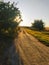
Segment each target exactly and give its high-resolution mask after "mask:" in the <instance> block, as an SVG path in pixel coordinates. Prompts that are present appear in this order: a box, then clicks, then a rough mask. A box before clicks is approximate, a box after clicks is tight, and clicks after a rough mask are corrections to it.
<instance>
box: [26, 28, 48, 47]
mask: <svg viewBox="0 0 49 65" xmlns="http://www.w3.org/2000/svg"><path fill="white" fill-rule="evenodd" d="M26 31H27V32H28V33H29V34H31V35H32V36H34V37H36V38H37V39H38V40H39V41H40V42H42V43H43V44H45V45H46V46H49V32H46V31H41V32H40V31H35V30H30V29H28V28H26Z"/></svg>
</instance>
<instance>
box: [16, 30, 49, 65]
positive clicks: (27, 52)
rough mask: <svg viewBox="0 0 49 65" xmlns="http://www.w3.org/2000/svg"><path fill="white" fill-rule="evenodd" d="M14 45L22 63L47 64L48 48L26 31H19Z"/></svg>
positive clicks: (48, 64) (31, 64) (24, 64)
mask: <svg viewBox="0 0 49 65" xmlns="http://www.w3.org/2000/svg"><path fill="white" fill-rule="evenodd" d="M16 42H17V44H16ZM15 46H16V49H17V52H18V53H19V56H20V58H21V59H22V60H21V63H22V65H49V48H48V47H46V46H45V45H43V44H42V43H41V42H39V41H38V40H37V39H36V38H34V37H33V36H31V35H30V34H28V33H27V32H25V31H23V30H22V31H21V32H20V33H19V36H18V39H17V40H16V39H15Z"/></svg>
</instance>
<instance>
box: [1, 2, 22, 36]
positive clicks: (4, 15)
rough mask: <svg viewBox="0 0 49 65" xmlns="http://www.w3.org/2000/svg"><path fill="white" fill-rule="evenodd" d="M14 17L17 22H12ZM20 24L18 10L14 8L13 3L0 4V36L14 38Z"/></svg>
mask: <svg viewBox="0 0 49 65" xmlns="http://www.w3.org/2000/svg"><path fill="white" fill-rule="evenodd" d="M16 17H19V19H20V20H19V22H18V21H17V20H16V21H15V20H14V19H15V18H16ZM20 22H21V15H20V10H19V9H18V8H17V7H15V6H14V3H12V4H11V3H10V2H7V3H5V2H0V35H4V36H14V34H16V33H17V30H16V29H17V26H18V24H19V23H20Z"/></svg>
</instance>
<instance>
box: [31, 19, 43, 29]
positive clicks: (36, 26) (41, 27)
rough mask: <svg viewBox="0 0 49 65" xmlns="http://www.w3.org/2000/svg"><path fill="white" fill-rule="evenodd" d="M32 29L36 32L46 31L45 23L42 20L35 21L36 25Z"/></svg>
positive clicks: (33, 24)
mask: <svg viewBox="0 0 49 65" xmlns="http://www.w3.org/2000/svg"><path fill="white" fill-rule="evenodd" d="M32 27H33V28H35V29H36V30H43V29H44V23H43V21H42V20H34V23H32Z"/></svg>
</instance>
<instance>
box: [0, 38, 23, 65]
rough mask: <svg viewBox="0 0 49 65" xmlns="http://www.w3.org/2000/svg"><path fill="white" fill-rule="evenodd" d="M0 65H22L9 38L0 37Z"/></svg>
mask: <svg viewBox="0 0 49 65" xmlns="http://www.w3.org/2000/svg"><path fill="white" fill-rule="evenodd" d="M0 65H23V62H22V59H21V58H20V56H19V53H18V52H17V50H16V47H15V44H14V42H13V41H11V40H7V39H1V38H0Z"/></svg>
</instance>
